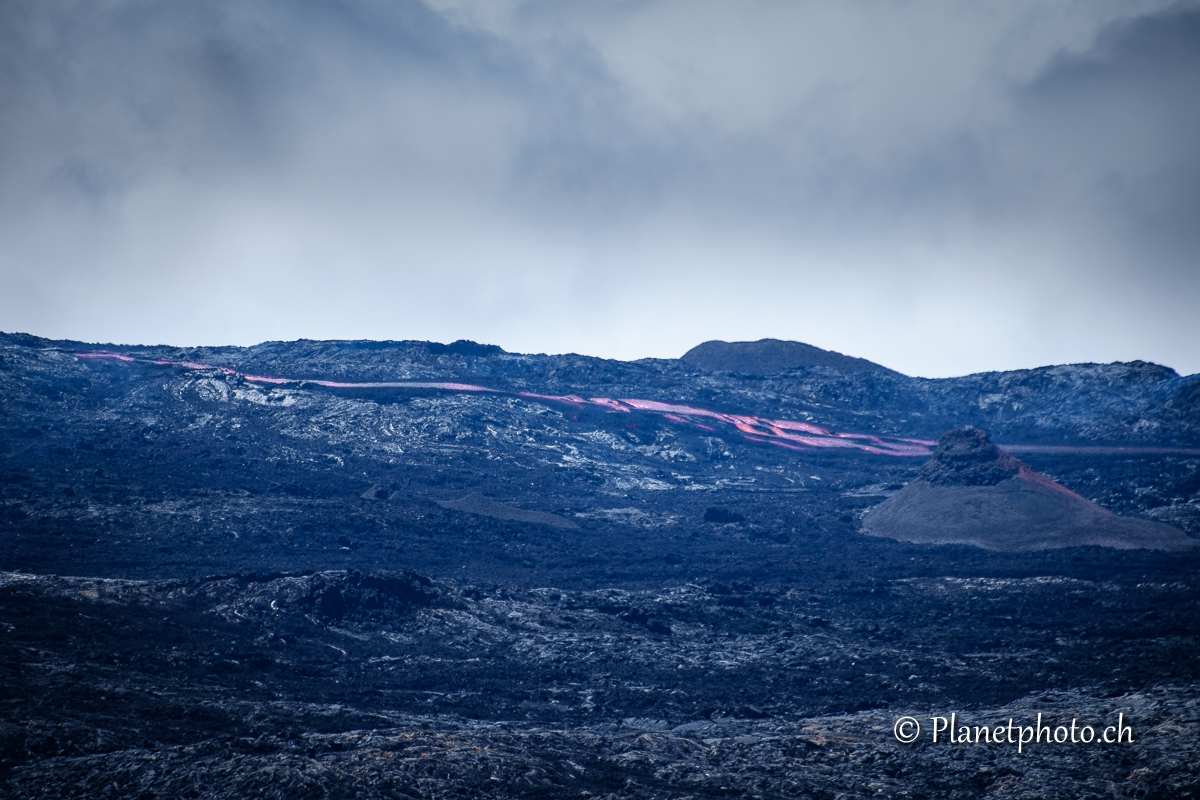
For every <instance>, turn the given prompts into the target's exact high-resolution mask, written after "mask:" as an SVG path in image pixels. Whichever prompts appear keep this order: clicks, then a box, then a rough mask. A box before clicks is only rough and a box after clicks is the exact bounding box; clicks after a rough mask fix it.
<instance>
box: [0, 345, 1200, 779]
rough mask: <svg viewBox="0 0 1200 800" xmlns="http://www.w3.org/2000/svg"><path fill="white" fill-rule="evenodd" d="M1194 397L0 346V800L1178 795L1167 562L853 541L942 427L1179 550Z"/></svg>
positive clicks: (1181, 683) (222, 351) (454, 353)
mask: <svg viewBox="0 0 1200 800" xmlns="http://www.w3.org/2000/svg"><path fill="white" fill-rule="evenodd" d="M768 355H769V354H763V357H762V358H761V359H759V361H760V362H761V363H765V364H769V359H768V358H767V356H768ZM748 357H749V359H750V361H751V362H754V360H755V354H754V353H753V352H752V351H751V352H750V353H749V354H748ZM759 373H768V374H759ZM1197 385H1198V383H1197V378H1196V377H1195V376H1192V377H1181V376H1179V375H1176V374H1175V373H1174V372H1172V371H1171V370H1169V369H1166V368H1164V367H1159V366H1155V365H1149V364H1143V363H1133V364H1113V365H1069V366H1056V367H1044V368H1040V369H1033V370H1026V371H1021V372H1016V373H995V374H987V375H976V376H967V377H963V378H955V379H947V380H925V379H920V378H910V377H906V376H903V375H899V374H897V373H892V372H890V371H886V370H885V371H871V370H864V371H848V370H841V369H838V368H836V367H834V366H829V365H822V366H811V367H805V366H799V367H785V368H783V369H782V370H781V371H775V372H770V371H768V370H766V369H759V370H758V372H755V371H754V370H745V371H738V370H724V371H722V370H713V369H706V368H702V367H699V366H696V365H694V364H688V363H686V362H683V361H657V360H656V361H642V362H636V363H621V362H611V361H603V360H600V359H591V358H585V357H581V356H531V355H519V354H510V353H505V352H503V351H500V350H499V349H498V348H494V347H488V346H484V345H476V344H474V343H469V342H457V343H454V344H452V345H436V344H429V343H419V342H382V343H378V342H303V341H302V342H295V343H269V344H264V345H260V346H258V347H254V348H245V349H239V348H204V349H187V350H185V349H179V348H170V347H120V346H115V345H106V346H98V345H84V344H80V343H72V342H51V341H47V340H42V339H37V338H35V337H30V336H25V335H3V336H0V532H2V538H0V570H3V575H2V576H0V670H3V673H4V680H3V681H0V692H2V693H3V694H2V695H0V740H2V742H3V747H2V748H0V752H2V753H3V762H2V764H0V782H2V785H3V787H4V788H3V793H4V795H5V796H11V797H89V798H91V797H147V798H150V797H214V798H216V797H246V796H263V797H364V798H365V797H404V798H414V797H502V798H503V797H514V798H515V797H547V798H549V797H555V798H558V797H581V798H582V797H593V798H594V797H605V796H609V797H647V798H650V797H654V798H667V797H678V798H683V797H695V798H701V797H777V798H782V797H789V798H793V797H820V798H835V797H846V798H854V797H876V796H909V797H939V798H941V797H964V798H965V797H1031V798H1032V797H1039V798H1041V797H1064V798H1065V797H1072V798H1074V797H1129V798H1133V797H1138V798H1146V797H1172V798H1179V797H1195V796H1197V795H1198V794H1200V768H1198V767H1197V765H1198V764H1200V752H1198V750H1200V735H1198V733H1200V729H1198V726H1200V704H1198V701H1200V683H1198V681H1197V678H1198V675H1197V673H1198V671H1200V661H1198V660H1197V658H1196V654H1197V652H1200V648H1198V647H1197V644H1198V643H1197V639H1196V636H1197V623H1198V622H1200V613H1198V612H1200V608H1198V605H1200V591H1198V589H1200V585H1198V582H1200V577H1198V576H1200V570H1197V567H1198V566H1200V556H1198V555H1197V554H1196V553H1195V552H1194V551H1189V552H1178V553H1162V552H1155V551H1143V550H1115V549H1111V548H1102V547H1072V548H1065V549H1056V550H1048V551H1038V552H1017V553H1005V552H992V551H988V550H984V549H980V548H976V547H969V546H964V545H940V546H927V545H918V544H913V543H906V542H898V541H891V540H888V539H882V538H876V537H870V536H864V535H862V533H861V532H860V525H861V518H862V515H863V513H864V512H865V511H867V510H868V509H870V508H872V507H874V506H876V505H878V504H880V503H881V502H883V501H884V500H886V499H887V498H888V497H889V496H892V495H894V494H896V493H897V492H899V491H900V490H901V489H903V487H904V486H905V485H907V484H909V483H911V482H913V481H915V480H916V479H917V477H918V474H919V472H920V470H921V469H922V466H923V465H924V464H925V463H926V462H927V461H928V460H929V455H930V453H931V452H932V451H933V440H935V439H937V438H938V437H939V436H941V434H942V433H943V432H945V431H946V430H949V429H952V428H958V427H962V426H965V425H973V426H976V427H979V428H982V429H984V430H986V431H988V432H989V433H990V434H991V438H992V439H993V440H994V441H996V442H998V443H999V444H1000V445H1001V446H1002V447H1004V448H1005V449H1006V450H1008V451H1009V452H1012V453H1014V454H1015V455H1017V456H1019V458H1020V459H1021V461H1022V462H1024V463H1025V464H1027V465H1028V466H1029V467H1030V468H1031V469H1033V470H1036V471H1038V472H1040V473H1042V474H1044V475H1046V476H1047V477H1048V478H1050V479H1052V480H1054V481H1057V482H1058V483H1060V484H1062V485H1063V486H1065V487H1066V488H1067V489H1069V490H1070V491H1071V492H1074V493H1076V494H1078V495H1080V496H1081V497H1083V498H1085V499H1086V500H1088V501H1091V502H1094V503H1097V504H1098V505H1100V506H1101V507H1103V508H1105V509H1107V510H1108V511H1111V512H1114V513H1118V514H1122V515H1126V516H1129V517H1133V518H1138V519H1143V520H1149V519H1153V520H1157V521H1159V522H1161V523H1164V524H1166V525H1169V526H1171V528H1172V530H1174V531H1177V532H1179V535H1185V536H1188V537H1192V538H1195V537H1197V536H1200V513H1197V510H1198V509H1200V413H1197V412H1198V407H1197V401H1198V400H1200V392H1197V389H1196V387H1197ZM951 713H954V714H956V715H957V717H956V719H958V720H959V721H960V722H961V721H962V720H967V721H968V722H964V723H962V724H969V725H971V726H983V725H985V724H986V725H988V726H990V727H995V726H998V725H1004V724H1007V721H1008V720H1009V719H1010V718H1011V719H1012V720H1013V721H1014V724H1015V725H1017V726H1020V725H1031V724H1034V722H1035V720H1036V718H1037V715H1038V714H1039V713H1041V714H1042V715H1043V717H1044V719H1046V720H1048V721H1049V720H1052V721H1053V724H1054V725H1055V726H1057V725H1059V724H1060V723H1061V724H1063V725H1070V722H1071V720H1072V719H1075V720H1077V722H1078V724H1079V725H1081V726H1082V725H1090V726H1095V727H1096V728H1097V729H1098V730H1099V729H1102V728H1103V727H1104V726H1110V725H1117V724H1118V720H1123V723H1124V724H1127V725H1128V726H1129V728H1130V730H1131V732H1132V737H1133V741H1132V742H1129V741H1123V742H1120V743H1112V744H1108V745H1102V744H1096V743H1093V744H1083V743H1081V742H1076V743H1071V742H1066V743H1055V744H1047V743H1045V742H1041V743H1037V744H1032V745H1028V746H1025V747H1023V748H1022V750H1021V751H1020V752H1018V750H1017V746H1016V745H1015V744H1013V745H1010V744H1008V743H971V744H966V743H962V742H959V743H955V744H951V743H948V742H946V741H944V739H943V740H940V741H938V742H936V743H935V742H933V741H931V738H930V735H931V727H932V726H933V725H934V722H933V719H932V718H934V717H940V716H947V717H948V716H949V715H950V714H951ZM903 716H912V717H914V718H916V719H917V720H918V721H920V723H921V724H922V725H923V731H922V734H921V736H920V737H919V738H918V739H917V741H916V742H914V743H912V744H902V743H901V742H899V741H898V740H897V739H896V737H895V736H894V735H893V724H894V723H895V722H896V720H897V719H898V718H900V717H903Z"/></svg>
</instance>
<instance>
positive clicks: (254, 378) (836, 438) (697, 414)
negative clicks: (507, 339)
mask: <svg viewBox="0 0 1200 800" xmlns="http://www.w3.org/2000/svg"><path fill="white" fill-rule="evenodd" d="M75 356H76V357H77V358H82V359H111V360H114V361H121V362H125V363H138V362H141V363H152V364H157V365H159V366H174V367H182V368H183V369H188V370H219V371H221V372H224V373H226V374H228V375H238V374H239V373H237V372H236V371H235V370H233V369H230V368H229V367H215V366H211V365H208V364H201V363H198V362H195V361H168V360H165V359H153V360H149V361H146V360H142V359H137V358H134V357H132V356H127V355H124V354H121V353H76V354H75ZM241 378H242V379H243V380H245V381H248V382H250V383H261V384H268V385H274V386H280V385H297V386H305V385H309V386H321V387H323V388H326V389H436V390H440V391H446V392H472V393H488V394H501V395H509V396H513V397H521V398H524V399H526V400H540V401H543V402H552V403H558V404H562V405H569V406H572V407H575V408H578V409H584V408H589V407H591V408H599V409H603V410H605V411H610V412H617V413H622V414H631V413H633V412H644V413H650V414H656V415H658V416H661V417H662V418H663V419H666V420H667V421H669V422H672V423H675V424H676V425H690V426H693V427H696V428H698V429H700V430H703V431H707V432H713V433H715V432H716V428H714V427H712V426H711V425H707V424H705V422H715V423H722V424H725V425H729V426H731V427H733V428H734V429H736V430H737V431H739V432H740V433H741V434H742V438H743V439H745V440H746V441H750V442H756V443H760V444H772V445H776V446H778V447H785V448H787V449H789V450H799V451H811V450H819V449H841V450H858V451H862V452H867V453H876V454H879V455H888V456H922V457H927V456H929V454H930V452H931V451H932V448H933V446H934V445H935V444H936V443H935V442H931V441H928V440H925V439H904V438H894V437H880V436H873V435H871V434H864V433H833V432H831V431H829V430H827V429H826V428H822V427H821V426H819V425H813V424H812V423H810V422H796V421H793V420H779V419H768V418H766V417H758V416H751V415H745V414H725V413H722V412H719V411H709V410H708V409H705V408H697V407H695V406H689V405H681V404H677V403H664V402H661V401H659V400H639V399H636V398H621V399H614V398H609V397H592V398H584V397H580V396H579V395H574V394H567V395H550V394H536V393H533V392H507V391H503V390H501V389H489V388H488V387H486V386H476V385H475V384H470V383H452V382H436V381H374V382H350V381H326V380H308V379H296V378H276V377H268V376H264V375H241Z"/></svg>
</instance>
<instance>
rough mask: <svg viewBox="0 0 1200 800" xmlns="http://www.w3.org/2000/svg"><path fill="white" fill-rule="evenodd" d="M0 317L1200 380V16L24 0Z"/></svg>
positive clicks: (1139, 11) (0, 105)
mask: <svg viewBox="0 0 1200 800" xmlns="http://www.w3.org/2000/svg"><path fill="white" fill-rule="evenodd" d="M0 330H5V331H10V332H14V331H23V332H28V333H33V334H37V335H40V336H46V337H51V338H70V339H78V340H82V341H88V342H114V343H139V344H158V343H165V344H175V345H201V344H207V345H215V344H241V345H248V344H254V343H257V342H261V341H266V340H291V339H297V338H310V339H395V340H401V339H419V340H430V341H441V342H450V341H453V340H457V339H472V340H475V341H479V342H486V343H490V344H497V345H500V346H501V347H503V348H505V349H506V350H510V351H514V352H527V353H565V352H577V353H583V354H588V355H595V356H603V357H607V358H620V359H635V358H642V357H659V358H674V357H678V356H680V355H682V354H683V353H684V352H685V351H686V350H688V349H689V348H691V347H692V346H694V345H696V344H699V343H700V342H703V341H707V340H711V339H724V340H728V341H740V340H756V339H760V338H767V337H770V338H777V339H792V340H796V341H802V342H806V343H809V344H812V345H816V346H818V347H823V348H826V349H830V350H836V351H838V352H842V353H846V354H849V355H854V356H859V357H863V358H868V359H870V360H872V361H875V362H878V363H881V364H884V365H886V366H888V367H891V368H893V369H896V370H899V371H901V372H905V373H907V374H911V375H922V376H926V377H942V376H949V375H962V374H967V373H971V372H980V371H989V370H1002V369H1018V368H1025V367H1036V366H1042V365H1046V364H1058V363H1072V362H1102V363H1107V362H1111V361H1129V360H1134V359H1142V360H1146V361H1154V362H1157V363H1160V364H1165V365H1167V366H1170V367H1173V368H1175V369H1176V370H1178V371H1179V372H1180V373H1181V374H1192V373H1197V372H1200V2H1166V1H1163V0H1057V1H1056V2H1032V1H1030V0H1000V1H998V2H977V3H962V2H959V0H894V1H893V2H883V1H882V0H872V1H871V2H864V1H863V0H839V1H838V2H795V1H789V2H783V1H782V0H736V2H733V1H726V0H589V2H581V1H579V0H556V2H546V1H545V0H427V2H418V1H417V0H321V1H320V2H317V1H316V0H288V2H283V1H282V0H260V1H259V2H253V3H247V2H245V0H207V1H206V2H197V3H185V2H178V1H177V0H106V1H105V2H76V1H75V0H0Z"/></svg>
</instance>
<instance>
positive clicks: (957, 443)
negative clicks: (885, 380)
mask: <svg viewBox="0 0 1200 800" xmlns="http://www.w3.org/2000/svg"><path fill="white" fill-rule="evenodd" d="M863 530H864V532H866V533H868V534H871V535H874V536H885V537H888V538H891V539H898V540H900V541H906V542H916V543H918V544H969V545H974V546H976V547H982V548H985V549H988V550H1000V551H1006V552H1024V551H1030V550H1049V549H1055V548H1061V547H1082V546H1087V545H1096V546H1100V547H1111V548H1116V549H1120V550H1131V549H1149V550H1185V549H1191V548H1194V547H1196V546H1197V545H1198V544H1200V542H1197V540H1195V539H1191V538H1189V537H1188V536H1186V535H1185V534H1184V533H1183V532H1182V531H1180V530H1177V529H1176V528H1173V527H1171V526H1169V525H1164V524H1162V523H1160V522H1151V521H1149V520H1143V519H1132V518H1129V517H1121V516H1118V515H1116V514H1114V513H1112V512H1111V511H1107V510H1105V509H1103V508H1101V507H1100V506H1098V505H1096V504H1095V503H1091V502H1088V501H1087V500H1085V499H1083V498H1082V497H1080V496H1079V495H1077V494H1075V493H1074V492H1072V491H1071V490H1070V489H1067V488H1066V487H1065V486H1062V485H1060V484H1058V483H1055V482H1054V481H1052V480H1050V479H1049V478H1047V477H1046V476H1044V475H1042V474H1040V473H1038V472H1035V471H1034V470H1032V469H1030V468H1029V467H1028V466H1026V465H1025V464H1023V463H1022V462H1020V461H1018V460H1017V459H1016V458H1014V457H1012V456H1011V455H1009V454H1008V453H1006V452H1004V451H1003V450H1001V449H1000V448H999V447H997V446H996V445H995V444H993V443H992V441H991V440H990V439H989V438H988V436H987V434H986V433H984V432H983V431H981V430H979V429H977V428H960V429H956V430H952V431H949V432H947V433H946V434H944V435H943V436H942V438H941V440H940V441H939V442H938V446H937V450H936V451H934V454H933V458H931V459H930V460H929V461H928V463H926V464H925V466H924V467H922V468H921V471H920V472H919V473H918V475H917V479H916V480H914V481H912V482H911V483H909V484H908V485H907V486H906V487H905V488H904V489H902V490H901V491H899V492H897V493H896V494H894V495H892V496H891V497H889V498H888V499H887V500H885V501H884V502H882V503H880V504H879V505H878V506H876V507H875V508H873V509H871V510H870V511H869V512H867V513H866V514H865V515H864V516H863Z"/></svg>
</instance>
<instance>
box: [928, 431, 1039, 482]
mask: <svg viewBox="0 0 1200 800" xmlns="http://www.w3.org/2000/svg"><path fill="white" fill-rule="evenodd" d="M1022 468H1025V469H1028V467H1025V465H1024V464H1022V463H1021V462H1020V461H1019V460H1017V459H1016V458H1013V457H1012V456H1011V455H1009V454H1008V453H1006V452H1004V451H1003V450H1001V449H1000V448H999V447H997V446H996V445H995V444H993V443H992V440H991V439H989V438H988V435H987V434H986V433H984V432H983V431H981V430H979V429H978V428H956V429H955V430H952V431H947V432H946V433H944V434H942V438H941V439H939V440H938V444H937V449H936V450H935V451H934V453H933V457H932V458H931V459H929V461H928V462H926V464H925V466H923V467H921V471H920V472H919V473H918V475H917V477H919V478H921V479H923V480H925V481H927V482H929V483H931V484H933V485H934V486H995V485H996V484H998V483H1000V482H1001V481H1006V480H1009V479H1010V478H1015V477H1016V476H1017V475H1019V474H1020V473H1021V469H1022Z"/></svg>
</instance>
